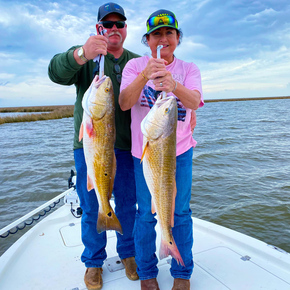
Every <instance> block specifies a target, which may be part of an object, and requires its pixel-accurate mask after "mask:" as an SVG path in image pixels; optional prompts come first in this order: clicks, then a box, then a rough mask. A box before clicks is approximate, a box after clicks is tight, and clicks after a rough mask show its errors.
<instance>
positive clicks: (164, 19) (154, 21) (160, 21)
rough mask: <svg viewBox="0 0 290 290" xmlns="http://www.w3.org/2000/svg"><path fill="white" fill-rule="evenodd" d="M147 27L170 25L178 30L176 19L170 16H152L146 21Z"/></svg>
mask: <svg viewBox="0 0 290 290" xmlns="http://www.w3.org/2000/svg"><path fill="white" fill-rule="evenodd" d="M148 25H149V27H156V26H158V25H172V26H174V27H175V28H178V24H177V21H176V19H175V18H174V17H173V16H171V15H164V16H153V17H151V18H150V19H149V20H148Z"/></svg>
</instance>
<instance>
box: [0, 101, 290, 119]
mask: <svg viewBox="0 0 290 290" xmlns="http://www.w3.org/2000/svg"><path fill="white" fill-rule="evenodd" d="M275 99H290V96H284V97H261V98H231V99H212V100H205V101H204V102H205V103H213V102H233V101H254V100H256V101H258V100H275ZM13 112H24V113H25V112H26V113H29V114H27V115H22V116H14V117H0V125H1V124H4V123H15V122H34V121H42V120H53V119H62V118H70V117H73V112H74V105H63V106H34V107H6V108H0V113H13ZM32 112H45V113H43V114H31V113H32ZM47 112H48V113H47Z"/></svg>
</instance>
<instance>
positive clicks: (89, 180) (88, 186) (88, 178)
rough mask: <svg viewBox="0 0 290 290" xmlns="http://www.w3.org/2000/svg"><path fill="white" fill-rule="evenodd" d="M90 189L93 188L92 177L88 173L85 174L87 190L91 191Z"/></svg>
mask: <svg viewBox="0 0 290 290" xmlns="http://www.w3.org/2000/svg"><path fill="white" fill-rule="evenodd" d="M92 189H94V184H93V181H92V179H91V178H90V177H89V175H87V190H88V191H91V190H92Z"/></svg>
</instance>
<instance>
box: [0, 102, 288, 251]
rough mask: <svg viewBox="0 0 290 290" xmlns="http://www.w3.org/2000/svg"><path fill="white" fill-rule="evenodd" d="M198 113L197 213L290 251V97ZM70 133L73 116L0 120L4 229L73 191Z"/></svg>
mask: <svg viewBox="0 0 290 290" xmlns="http://www.w3.org/2000/svg"><path fill="white" fill-rule="evenodd" d="M197 118H198V121H197V127H196V129H195V131H194V137H195V139H196V140H197V141H198V144H197V147H196V148H195V150H194V157H193V182H192V201H191V207H192V211H193V214H194V216H196V217H199V218H202V219H205V220H208V221H212V222H215V223H217V224H220V225H223V226H226V227H229V228H231V229H234V230H237V231H239V232H242V233H245V234H247V235H250V236H253V237H255V238H258V239H260V240H263V241H265V242H267V243H269V244H273V245H276V246H278V247H280V248H282V249H284V250H286V251H288V252H290V246H289V241H290V228H289V221H290V199H289V194H290V178H289V173H290V100H289V99H286V100H259V101H242V102H218V103H206V104H205V106H204V107H203V108H201V109H199V110H198V111H197ZM72 135H73V119H72V118H68V119H62V120H49V121H39V122H29V123H14V124H3V125H0V136H1V138H0V147H1V151H0V228H3V227H4V226H6V225H8V224H9V223H11V222H12V221H14V220H15V219H17V218H19V217H21V216H23V215H24V214H26V213H28V212H29V211H31V210H33V209H34V208H36V207H38V206H40V205H41V204H43V203H44V202H45V201H47V200H49V199H51V198H53V197H54V196H56V195H58V194H60V193H61V192H63V191H64V190H66V189H67V179H68V177H69V174H70V170H71V169H74V162H73V151H72V142H73V136H72ZM22 232H23V231H22ZM18 237H19V234H16V235H14V236H13V235H12V236H10V237H9V238H6V239H0V254H2V253H3V251H4V250H5V249H7V247H8V246H9V245H11V244H12V243H13V242H14V241H15V240H16V239H17V238H18Z"/></svg>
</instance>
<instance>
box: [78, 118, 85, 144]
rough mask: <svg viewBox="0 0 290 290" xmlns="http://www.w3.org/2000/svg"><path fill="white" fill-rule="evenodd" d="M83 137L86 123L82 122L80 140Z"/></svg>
mask: <svg viewBox="0 0 290 290" xmlns="http://www.w3.org/2000/svg"><path fill="white" fill-rule="evenodd" d="M83 137H84V125H83V123H82V124H81V127H80V134H79V142H80V141H81V140H82V139H83Z"/></svg>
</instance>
